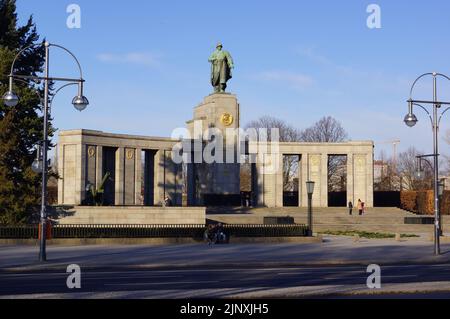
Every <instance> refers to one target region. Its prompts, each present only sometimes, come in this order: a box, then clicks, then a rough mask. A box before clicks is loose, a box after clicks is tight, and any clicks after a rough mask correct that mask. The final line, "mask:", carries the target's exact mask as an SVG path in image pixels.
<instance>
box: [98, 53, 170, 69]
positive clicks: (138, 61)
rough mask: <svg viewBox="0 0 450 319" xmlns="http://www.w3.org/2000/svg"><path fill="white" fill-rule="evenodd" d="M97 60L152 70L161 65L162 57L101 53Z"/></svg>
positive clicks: (143, 54) (151, 54) (147, 54)
mask: <svg viewBox="0 0 450 319" xmlns="http://www.w3.org/2000/svg"><path fill="white" fill-rule="evenodd" d="M97 59H98V60H99V61H100V62H103V63H115V64H135V65H140V66H146V67H150V68H155V67H159V66H160V65H161V62H160V56H159V55H156V54H153V53H148V52H129V53H124V54H115V53H101V54H98V55H97Z"/></svg>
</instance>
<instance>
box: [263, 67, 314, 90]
mask: <svg viewBox="0 0 450 319" xmlns="http://www.w3.org/2000/svg"><path fill="white" fill-rule="evenodd" d="M257 77H258V79H260V80H263V81H268V82H279V83H283V84H287V85H288V86H289V87H291V88H294V89H297V90H303V89H306V88H308V87H310V86H312V85H313V84H314V80H313V79H312V78H311V77H310V76H307V75H304V74H300V73H294V72H290V71H265V72H261V73H260V74H259V75H258V76H257Z"/></svg>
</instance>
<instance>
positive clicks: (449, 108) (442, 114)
mask: <svg viewBox="0 0 450 319" xmlns="http://www.w3.org/2000/svg"><path fill="white" fill-rule="evenodd" d="M448 110H450V106H449V107H448V108H446V109H445V110H444V112H442V113H441V115H440V116H439V121H438V126H439V125H440V124H441V119H442V117H443V116H444V114H445V113H447V111H448Z"/></svg>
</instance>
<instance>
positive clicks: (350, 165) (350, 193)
mask: <svg viewBox="0 0 450 319" xmlns="http://www.w3.org/2000/svg"><path fill="white" fill-rule="evenodd" d="M354 169H355V168H354V162H353V154H352V153H349V154H347V204H348V203H349V202H352V203H353V206H355V192H354V187H353V185H354V181H353V173H354ZM356 200H358V199H356Z"/></svg>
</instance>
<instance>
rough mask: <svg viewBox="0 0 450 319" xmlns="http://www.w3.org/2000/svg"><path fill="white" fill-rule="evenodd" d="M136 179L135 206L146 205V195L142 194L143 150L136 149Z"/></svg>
mask: <svg viewBox="0 0 450 319" xmlns="http://www.w3.org/2000/svg"><path fill="white" fill-rule="evenodd" d="M135 159H136V160H135V164H134V167H135V177H134V189H135V196H136V197H135V204H136V205H140V206H143V205H144V194H143V193H142V179H141V177H142V149H140V148H137V149H136V156H135Z"/></svg>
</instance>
